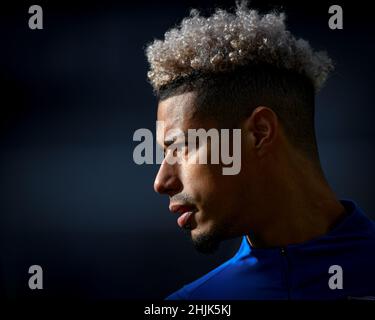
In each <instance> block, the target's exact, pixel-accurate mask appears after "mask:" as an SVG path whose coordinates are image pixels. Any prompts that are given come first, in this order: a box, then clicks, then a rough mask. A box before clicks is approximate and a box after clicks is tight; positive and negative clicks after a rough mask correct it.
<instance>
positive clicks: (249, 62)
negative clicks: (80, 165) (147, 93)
mask: <svg viewBox="0 0 375 320" xmlns="http://www.w3.org/2000/svg"><path fill="white" fill-rule="evenodd" d="M147 56H148V59H149V62H150V65H151V71H150V72H149V79H150V81H151V83H152V85H153V87H154V91H155V92H156V94H157V96H158V98H159V105H158V116H157V117H158V120H159V121H164V123H165V128H164V130H165V132H163V133H162V134H160V132H159V133H158V137H160V136H162V135H163V134H165V133H166V132H170V130H171V129H180V130H181V131H182V132H184V133H186V132H187V130H188V129H199V128H203V129H206V130H209V129H211V128H216V129H224V128H229V129H235V128H238V129H241V171H240V172H239V173H238V174H236V175H223V174H222V170H221V169H222V166H223V164H222V163H219V164H210V163H208V164H192V163H188V162H186V161H183V162H182V163H176V164H173V165H171V164H169V163H168V161H163V163H162V164H161V167H160V170H159V172H158V175H157V177H156V179H155V184H154V187H155V190H156V191H157V192H159V193H162V194H166V195H168V196H169V197H170V209H171V210H172V211H174V212H178V213H180V214H181V213H185V214H184V215H182V216H181V217H180V219H179V224H180V225H183V226H184V227H185V228H188V229H189V230H190V232H191V237H192V240H193V243H194V244H195V245H196V246H197V248H198V249H199V250H201V251H206V252H207V251H212V250H213V249H215V248H216V247H217V245H218V243H219V242H220V241H221V240H223V239H227V238H231V237H235V236H239V235H241V234H246V233H249V232H250V231H251V230H249V226H250V227H251V229H254V230H257V229H259V228H262V227H264V225H266V224H267V223H269V221H272V219H270V217H268V216H265V215H262V214H261V210H259V209H260V208H261V206H262V204H264V203H265V202H266V201H270V200H271V201H272V199H273V195H272V186H271V185H270V182H272V181H273V180H272V179H273V178H275V177H276V176H277V175H278V173H279V172H281V171H282V170H283V166H284V165H285V163H286V162H287V161H290V159H291V158H292V157H293V155H296V156H297V157H304V158H306V159H308V160H309V161H310V162H311V163H313V164H314V165H316V166H317V167H319V157H318V151H317V147H316V140H315V133H314V96H315V92H316V91H317V90H318V89H319V88H320V86H321V85H322V84H323V82H324V80H325V78H326V76H327V74H328V72H329V71H330V69H331V68H332V65H331V62H330V60H329V58H328V57H326V56H325V55H324V54H322V53H315V52H313V51H312V50H311V48H310V47H309V45H308V44H307V42H304V41H303V40H296V39H295V38H294V37H293V36H292V35H291V34H290V33H289V32H288V31H286V30H285V25H284V16H283V15H275V14H269V15H265V16H263V17H261V16H259V15H258V13H257V12H256V11H254V10H248V9H247V8H246V7H244V6H241V7H238V8H237V10H236V13H235V14H230V13H228V12H226V11H222V10H218V11H217V12H216V13H215V14H214V15H213V16H211V17H209V18H204V17H201V16H199V15H198V14H197V13H196V12H193V13H192V16H191V17H189V18H187V19H185V20H184V21H183V22H182V25H181V27H180V28H179V29H173V30H171V31H169V32H168V33H166V35H165V40H164V41H155V42H154V43H153V44H152V45H150V46H149V47H148V49H147ZM158 142H159V143H160V144H161V145H162V146H163V147H164V148H165V150H166V154H165V157H166V159H167V158H168V157H169V156H171V155H170V153H169V145H171V143H172V144H179V143H180V141H179V139H178V138H177V139H175V140H174V137H168V136H165V139H164V141H158ZM208 150H209V151H208V153H209V152H210V148H209V147H208ZM198 153H199V149H198ZM244 212H246V214H244Z"/></svg>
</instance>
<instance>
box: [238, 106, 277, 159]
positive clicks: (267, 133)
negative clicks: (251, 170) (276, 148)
mask: <svg viewBox="0 0 375 320" xmlns="http://www.w3.org/2000/svg"><path fill="white" fill-rule="evenodd" d="M278 126H279V123H278V117H277V115H276V113H275V112H274V111H273V110H272V109H270V108H268V107H264V106H259V107H257V108H255V110H254V111H253V112H252V114H251V115H250V116H249V117H248V118H247V119H246V120H245V130H247V134H248V136H249V140H250V143H251V147H252V148H253V149H254V150H256V152H257V153H258V154H259V155H263V154H265V153H267V152H268V150H269V149H270V148H271V147H272V146H273V145H274V142H275V140H276V137H277V134H278V130H279V127H278Z"/></svg>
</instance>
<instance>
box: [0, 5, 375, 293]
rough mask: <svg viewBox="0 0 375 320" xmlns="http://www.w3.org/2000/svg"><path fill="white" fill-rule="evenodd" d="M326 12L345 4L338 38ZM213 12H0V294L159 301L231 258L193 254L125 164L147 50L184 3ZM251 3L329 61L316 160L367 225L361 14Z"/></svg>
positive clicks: (368, 140) (103, 8)
mask: <svg viewBox="0 0 375 320" xmlns="http://www.w3.org/2000/svg"><path fill="white" fill-rule="evenodd" d="M8 2H9V1H8ZM32 4H38V5H41V6H42V8H43V13H44V29H43V30H30V29H29V28H28V19H29V16H30V15H29V14H28V8H29V6H30V5H32ZM332 4H340V5H342V7H343V10H344V30H330V29H329V28H328V18H329V14H328V7H329V6H330V5H332ZM216 5H219V6H221V7H224V8H228V7H232V6H233V5H234V1H230V2H224V1H205V2H204V3H202V2H201V1H178V2H177V1H164V2H158V3H156V2H151V3H147V2H145V1H136V4H135V3H133V4H126V3H124V2H122V3H121V2H113V1H102V2H94V1H93V2H90V3H87V4H85V3H77V2H69V1H63V2H62V1H61V2H60V3H56V2H55V1H54V3H52V1H48V2H46V1H35V2H19V4H17V5H14V4H5V3H4V4H2V9H1V13H0V18H1V21H0V37H1V52H0V84H1V87H0V93H1V95H0V98H1V104H0V108H1V109H0V110H1V113H0V125H1V126H0V147H1V149H0V150H1V154H0V214H1V215H0V219H1V220H0V262H1V264H0V289H1V297H2V298H9V299H12V300H14V299H19V298H24V299H27V298H29V297H35V296H36V297H40V298H43V297H44V298H73V299H84V300H86V299H89V300H92V299H125V298H127V299H139V298H159V299H162V298H164V297H165V296H166V295H167V294H169V293H171V292H172V291H174V290H176V289H177V288H179V287H180V286H182V285H183V284H185V283H187V282H190V281H192V280H194V279H196V278H197V277H198V276H200V275H203V274H204V273H206V272H208V271H209V270H211V269H212V268H214V267H215V266H217V265H218V264H219V263H220V262H222V261H224V260H225V259H227V258H229V257H231V256H232V255H233V254H234V252H235V251H236V249H237V246H238V243H239V242H238V239H237V240H232V241H228V242H226V243H223V245H222V246H221V250H220V251H218V252H217V253H216V254H214V255H210V256H204V255H201V254H199V253H196V252H195V251H194V249H193V248H192V246H191V244H190V242H189V241H188V239H187V237H186V236H185V235H184V234H183V233H182V232H181V230H179V228H178V227H177V224H176V219H175V217H174V216H173V215H171V214H170V213H169V211H168V207H167V206H168V199H167V197H160V196H158V195H157V194H155V193H154V191H153V179H154V176H155V174H156V172H157V169H158V166H157V165H142V166H138V165H136V164H135V163H134V162H133V157H132V154H133V148H134V147H135V146H136V144H137V143H136V142H133V139H132V137H133V133H134V131H135V130H136V129H138V128H149V129H151V130H153V131H154V128H155V116H156V103H157V102H156V100H155V98H154V97H153V94H152V90H151V86H150V85H149V84H148V83H147V80H146V72H147V67H148V66H147V62H146V59H145V56H144V48H145V46H146V44H147V43H149V42H150V41H152V40H153V39H154V38H161V37H162V36H163V34H164V32H165V31H166V30H167V29H168V28H170V27H172V26H174V25H175V24H177V23H178V22H179V21H180V20H181V19H182V18H183V17H185V16H186V15H187V14H188V12H189V9H190V8H192V7H194V8H199V9H202V10H203V13H205V14H209V13H211V12H212V11H210V10H209V8H212V7H214V6H216ZM251 6H252V7H255V8H260V9H261V10H262V11H266V10H269V9H273V8H276V9H282V10H285V11H286V13H287V15H288V20H287V24H288V27H289V29H291V31H292V32H293V33H295V35H297V36H299V37H303V38H305V39H307V40H309V41H310V42H311V44H312V46H313V47H314V48H316V49H319V50H327V51H328V53H329V54H330V56H331V57H332V58H333V59H334V60H335V61H336V71H335V72H334V73H333V75H332V76H331V78H330V79H329V81H328V83H327V85H326V87H325V88H324V89H323V90H322V92H321V93H320V94H319V96H318V98H317V107H316V129H317V136H318V142H319V148H320V156H321V161H322V165H323V168H324V170H325V173H326V176H327V178H328V180H329V182H330V184H331V186H332V187H333V189H334V190H335V192H336V193H337V195H338V197H340V198H351V199H354V200H355V201H356V202H357V203H358V204H359V205H360V206H361V207H362V208H363V209H364V210H365V211H366V212H367V213H368V215H369V216H371V217H373V218H374V217H375V215H374V214H375V203H374V202H373V199H372V198H373V187H372V181H373V180H374V168H373V163H374V162H375V154H374V148H373V138H374V137H375V135H374V133H375V129H374V126H373V117H374V115H375V112H374V110H373V103H372V101H373V98H374V92H373V74H374V62H373V58H374V53H375V49H374V31H375V30H374V29H375V27H374V25H373V23H372V22H371V20H373V19H372V16H371V15H372V12H371V10H370V8H369V6H370V5H366V4H365V2H363V3H360V2H356V4H355V5H353V4H351V5H349V4H348V3H347V2H343V1H338V2H337V1H332V2H331V3H330V2H327V3H325V4H318V3H316V2H309V3H303V4H302V3H301V4H300V5H296V4H291V3H288V4H286V3H285V2H280V1H273V2H269V3H268V4H264V1H252V3H251ZM367 7H368V8H367ZM33 264H39V265H41V266H42V268H43V271H44V290H34V291H31V290H30V289H28V286H27V283H28V279H29V276H30V275H29V274H28V268H29V266H30V265H33Z"/></svg>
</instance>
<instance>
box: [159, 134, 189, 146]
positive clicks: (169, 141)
mask: <svg viewBox="0 0 375 320" xmlns="http://www.w3.org/2000/svg"><path fill="white" fill-rule="evenodd" d="M183 136H184V139H185V141H186V139H187V136H188V134H187V132H183ZM179 137H180V136H177V135H175V136H172V137H171V138H166V139H164V141H163V143H164V147H165V148H168V147H169V146H171V145H172V144H174V143H175V142H176V140H177V138H179Z"/></svg>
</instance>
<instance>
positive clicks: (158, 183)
mask: <svg viewBox="0 0 375 320" xmlns="http://www.w3.org/2000/svg"><path fill="white" fill-rule="evenodd" d="M176 170H177V168H176V166H175V165H170V164H168V163H167V162H166V161H163V162H162V164H161V165H160V168H159V172H158V174H157V175H156V177H155V181H154V190H155V191H156V192H157V193H160V194H167V195H169V196H173V195H174V194H176V193H178V192H181V190H182V183H181V181H180V179H179V177H178V172H176Z"/></svg>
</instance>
